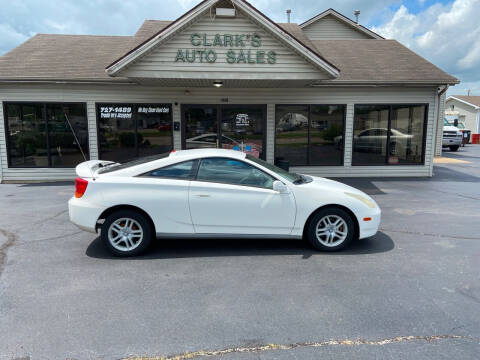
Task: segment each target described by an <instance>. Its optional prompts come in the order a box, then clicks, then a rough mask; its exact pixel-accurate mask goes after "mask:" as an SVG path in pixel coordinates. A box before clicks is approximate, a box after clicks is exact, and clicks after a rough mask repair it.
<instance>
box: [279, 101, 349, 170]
mask: <svg viewBox="0 0 480 360" xmlns="http://www.w3.org/2000/svg"><path fill="white" fill-rule="evenodd" d="M275 116H276V121H275V157H276V159H275V160H276V161H279V160H288V161H289V163H290V166H303V165H326V166H332V165H342V163H343V132H344V126H343V124H344V119H345V105H278V106H277V107H276V111H275Z"/></svg>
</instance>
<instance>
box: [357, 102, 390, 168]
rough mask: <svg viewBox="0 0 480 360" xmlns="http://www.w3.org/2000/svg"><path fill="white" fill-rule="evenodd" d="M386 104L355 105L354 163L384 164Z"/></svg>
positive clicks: (386, 128)
mask: <svg viewBox="0 0 480 360" xmlns="http://www.w3.org/2000/svg"><path fill="white" fill-rule="evenodd" d="M388 111H389V106H388V105H356V106H355V119H354V128H353V155H352V163H353V164H354V165H363V164H365V165H368V164H371V165H376V164H378V165H382V164H385V159H386V150H387V132H388Z"/></svg>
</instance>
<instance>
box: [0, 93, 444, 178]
mask: <svg viewBox="0 0 480 360" xmlns="http://www.w3.org/2000/svg"><path fill="white" fill-rule="evenodd" d="M189 90H190V92H189V93H185V89H183V88H161V87H155V86H140V85H97V86H94V85H75V86H74V85H56V86H55V85H26V84H24V85H13V84H12V85H8V86H6V85H0V101H60V102H63V101H64V102H68V101H77V102H86V103H87V105H88V120H89V134H90V151H91V153H90V156H91V158H92V159H95V158H96V157H97V156H98V154H97V152H96V151H97V143H96V141H97V139H96V129H97V127H96V117H95V103H98V102H135V103H137V102H138V103H152V102H155V103H169V104H172V108H173V114H172V116H173V120H175V121H180V106H181V104H195V103H196V104H219V103H222V99H223V98H228V103H230V104H267V111H268V114H267V135H268V139H267V159H268V160H269V161H273V152H274V136H272V135H273V134H274V131H275V130H274V127H275V113H274V109H275V104H280V103H283V104H295V103H297V104H347V123H346V131H347V137H346V142H347V144H346V148H345V165H346V166H344V167H306V168H294V169H293V170H294V171H299V172H303V173H307V174H312V175H324V176H330V177H335V176H429V174H430V167H431V163H432V158H433V146H434V141H433V132H434V131H433V127H434V122H435V97H436V89H434V88H420V87H414V88H407V87H403V88H393V87H385V88H316V89H308V88H301V89H294V90H292V89H280V88H276V89H222V90H221V91H220V92H219V91H218V90H217V89H213V88H192V89H189ZM175 102H178V106H175V105H174V103H175ZM359 103H376V104H378V103H428V104H429V113H428V125H427V148H426V160H425V165H424V166H379V167H358V166H351V167H350V166H349V164H350V163H351V137H352V130H353V105H354V104H359ZM2 114H3V113H2V112H0V116H2ZM0 120H1V121H0V157H1V162H2V166H3V167H2V176H3V180H7V181H14V180H36V181H43V180H60V179H72V178H73V177H74V170H73V169H8V168H7V157H6V144H5V133H4V122H3V119H2V118H0ZM180 140H181V137H180V132H175V134H174V146H175V148H176V149H180V147H181V143H180Z"/></svg>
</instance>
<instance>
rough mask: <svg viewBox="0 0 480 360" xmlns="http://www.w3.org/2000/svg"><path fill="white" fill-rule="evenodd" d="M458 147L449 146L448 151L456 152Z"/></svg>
mask: <svg viewBox="0 0 480 360" xmlns="http://www.w3.org/2000/svg"><path fill="white" fill-rule="evenodd" d="M459 147H460V146H458V145H455V146H449V148H450V151H457V150H458V148H459Z"/></svg>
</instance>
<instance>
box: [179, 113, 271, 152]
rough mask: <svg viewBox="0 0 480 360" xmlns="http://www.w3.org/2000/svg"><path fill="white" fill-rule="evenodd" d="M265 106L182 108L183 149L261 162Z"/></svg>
mask: <svg viewBox="0 0 480 360" xmlns="http://www.w3.org/2000/svg"><path fill="white" fill-rule="evenodd" d="M266 114H267V106H266V105H183V106H182V123H183V136H182V141H183V143H182V147H183V149H187V150H188V149H198V148H222V149H232V150H238V151H243V152H245V153H247V154H250V155H252V156H255V157H257V158H262V159H265V145H264V143H265V139H264V135H265V122H266Z"/></svg>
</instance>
